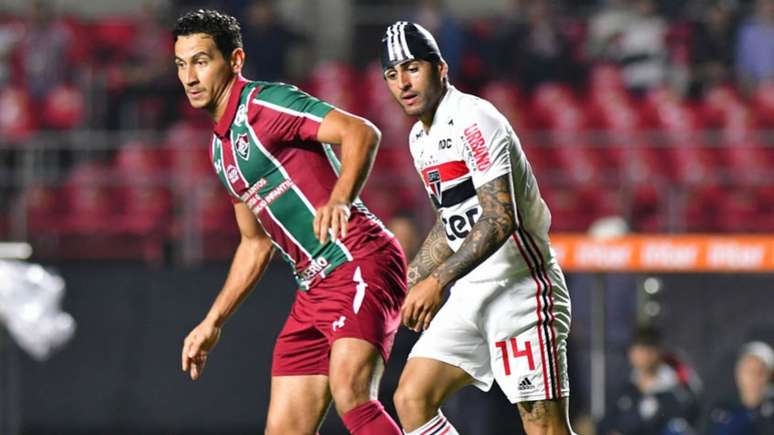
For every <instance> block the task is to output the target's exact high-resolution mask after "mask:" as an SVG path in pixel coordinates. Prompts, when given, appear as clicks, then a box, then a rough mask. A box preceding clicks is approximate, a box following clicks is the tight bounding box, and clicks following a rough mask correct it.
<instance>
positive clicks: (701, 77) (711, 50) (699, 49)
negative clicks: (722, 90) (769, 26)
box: [691, 0, 736, 90]
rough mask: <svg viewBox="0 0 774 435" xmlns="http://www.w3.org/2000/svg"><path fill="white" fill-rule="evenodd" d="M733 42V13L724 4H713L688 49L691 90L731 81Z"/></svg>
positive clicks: (722, 0)
mask: <svg viewBox="0 0 774 435" xmlns="http://www.w3.org/2000/svg"><path fill="white" fill-rule="evenodd" d="M735 40H736V22H735V17H734V10H733V9H732V8H731V6H730V5H729V4H728V2H727V1H724V0H715V1H713V2H712V4H710V5H709V6H708V7H707V8H706V9H705V11H704V13H703V16H702V18H701V20H700V21H699V23H697V25H696V28H695V30H694V35H693V44H692V45H693V46H692V48H691V52H692V53H693V59H692V63H693V80H694V87H696V88H698V89H699V90H704V89H708V88H711V87H713V86H716V85H719V84H721V83H724V82H727V81H728V80H730V79H731V78H732V76H733V64H734V41H735Z"/></svg>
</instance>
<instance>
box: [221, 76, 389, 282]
mask: <svg viewBox="0 0 774 435" xmlns="http://www.w3.org/2000/svg"><path fill="white" fill-rule="evenodd" d="M331 110H333V107H332V106H331V105H329V104H328V103H325V102H323V101H321V100H318V99H316V98H314V97H312V96H310V95H309V94H306V93H304V92H302V91H300V90H299V89H298V88H296V87H295V86H291V85H287V84H284V83H271V82H260V81H255V82H254V81H247V80H245V79H244V78H243V77H241V76H239V77H238V78H237V80H236V81H235V82H234V85H233V87H232V89H231V93H230V96H229V101H228V105H227V107H226V110H225V113H224V114H223V117H222V118H221V119H220V121H219V122H218V124H217V125H216V126H215V131H214V135H213V138H212V143H211V146H210V157H211V159H212V164H213V166H214V167H215V172H216V173H217V175H218V178H220V181H221V182H222V183H223V184H224V185H225V186H226V189H227V190H228V192H229V194H230V196H231V197H232V201H233V202H235V203H236V202H239V201H241V202H243V203H245V204H246V205H247V206H248V207H249V208H250V209H251V210H252V211H253V214H255V216H256V218H257V219H258V221H259V222H260V224H261V225H262V226H263V228H264V230H265V231H266V233H267V234H268V235H269V237H271V240H272V242H273V243H274V246H275V247H276V248H277V249H278V251H279V252H281V253H282V256H283V257H284V258H285V260H286V261H287V262H288V263H290V265H291V266H292V268H293V271H294V274H295V277H296V280H297V281H298V283H299V286H300V287H301V288H302V289H308V288H309V287H310V286H311V285H314V284H315V283H316V282H317V281H319V280H320V279H323V278H325V276H326V275H328V274H330V272H331V271H332V270H334V269H335V268H336V267H338V266H339V265H341V264H343V263H346V262H347V261H351V260H352V259H354V258H360V257H362V256H366V255H369V254H371V253H373V252H375V251H377V250H379V249H380V248H381V247H383V246H384V244H385V243H389V242H390V240H391V238H392V237H393V236H392V234H390V233H389V232H388V231H387V230H386V229H385V228H384V226H383V225H382V223H381V222H380V221H379V220H378V219H377V218H376V217H375V216H374V215H372V214H371V213H370V212H369V211H368V209H366V208H365V206H364V205H363V204H362V203H361V202H360V201H357V203H356V204H355V205H354V206H353V209H352V215H351V217H350V221H349V225H348V227H347V237H346V238H345V239H343V240H339V241H336V242H331V241H330V237H329V241H328V242H326V243H320V242H319V240H317V238H316V237H315V235H314V231H313V220H314V216H315V212H316V210H317V208H318V207H320V206H322V205H325V204H326V203H327V202H328V199H329V197H330V194H331V191H332V190H333V186H334V184H335V183H336V180H337V179H338V168H339V162H338V160H337V159H336V156H335V154H334V153H333V150H332V149H331V147H330V145H328V144H322V143H320V142H318V141H317V130H318V129H319V127H320V123H321V122H322V119H323V118H324V117H325V115H326V114H327V113H328V112H330V111H331Z"/></svg>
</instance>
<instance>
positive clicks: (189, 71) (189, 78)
mask: <svg viewBox="0 0 774 435" xmlns="http://www.w3.org/2000/svg"><path fill="white" fill-rule="evenodd" d="M198 81H199V80H198V78H197V76H196V70H195V69H194V68H186V71H185V83H186V84H187V85H194V84H196V83H197V82H198Z"/></svg>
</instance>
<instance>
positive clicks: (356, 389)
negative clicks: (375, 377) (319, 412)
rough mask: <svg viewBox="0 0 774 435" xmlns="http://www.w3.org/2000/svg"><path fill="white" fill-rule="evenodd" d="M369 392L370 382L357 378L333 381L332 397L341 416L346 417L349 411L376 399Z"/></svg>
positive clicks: (343, 378) (342, 378)
mask: <svg viewBox="0 0 774 435" xmlns="http://www.w3.org/2000/svg"><path fill="white" fill-rule="evenodd" d="M369 390H370V388H369V383H368V381H362V380H358V379H357V378H356V377H341V378H339V379H336V380H335V381H334V380H333V379H332V380H331V395H332V396H333V401H334V403H335V406H336V411H337V412H338V413H339V415H344V414H346V413H347V412H348V411H349V410H351V409H354V408H356V407H357V406H359V405H362V404H363V403H366V402H368V401H369V400H371V399H375V397H373V398H372V397H371V394H370V391H369Z"/></svg>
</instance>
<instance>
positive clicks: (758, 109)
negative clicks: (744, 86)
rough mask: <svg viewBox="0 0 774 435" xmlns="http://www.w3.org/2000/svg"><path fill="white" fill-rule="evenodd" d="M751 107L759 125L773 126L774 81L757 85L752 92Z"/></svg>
mask: <svg viewBox="0 0 774 435" xmlns="http://www.w3.org/2000/svg"><path fill="white" fill-rule="evenodd" d="M753 108H754V109H755V113H756V115H757V118H758V119H757V120H758V122H759V123H760V124H761V126H763V127H766V128H772V127H774V83H772V82H764V83H761V84H760V85H758V87H757V88H756V89H755V91H754V94H753Z"/></svg>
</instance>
